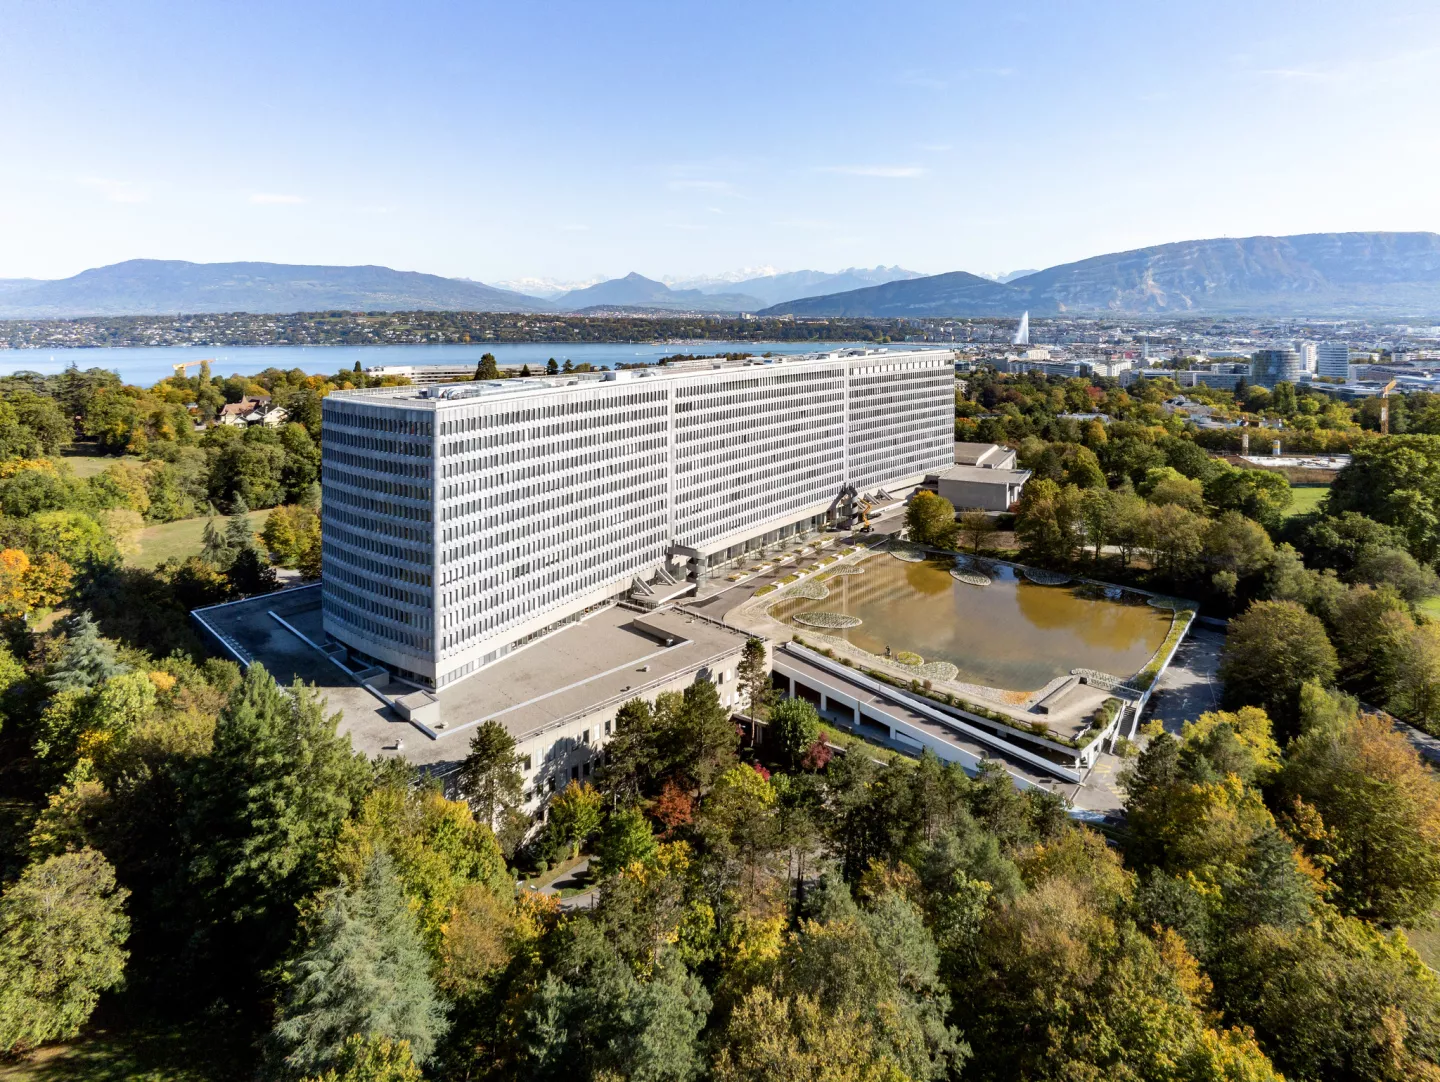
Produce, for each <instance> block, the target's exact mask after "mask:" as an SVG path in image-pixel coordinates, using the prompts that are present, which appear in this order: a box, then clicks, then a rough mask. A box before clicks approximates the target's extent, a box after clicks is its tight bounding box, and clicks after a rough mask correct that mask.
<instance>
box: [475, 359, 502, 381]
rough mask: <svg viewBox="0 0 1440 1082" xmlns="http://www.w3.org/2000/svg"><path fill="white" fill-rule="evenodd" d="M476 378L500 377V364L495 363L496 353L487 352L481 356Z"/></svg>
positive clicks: (476, 369) (476, 368)
mask: <svg viewBox="0 0 1440 1082" xmlns="http://www.w3.org/2000/svg"><path fill="white" fill-rule="evenodd" d="M475 378H476V379H477V380H486V379H499V378H500V366H499V365H497V364H496V363H495V354H493V353H486V354H484V355H483V356H482V357H481V358H480V363H479V364H477V365H476V366H475Z"/></svg>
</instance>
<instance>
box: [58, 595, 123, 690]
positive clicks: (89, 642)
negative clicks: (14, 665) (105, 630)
mask: <svg viewBox="0 0 1440 1082" xmlns="http://www.w3.org/2000/svg"><path fill="white" fill-rule="evenodd" d="M65 631H66V636H65V649H64V651H63V652H62V653H61V655H60V663H59V664H58V665H57V666H56V667H55V671H54V672H52V673H51V674H50V680H49V682H48V686H49V688H50V690H51V691H53V692H61V691H87V690H89V689H90V688H93V687H98V686H99V685H101V684H103V683H104V682H105V681H106V680H109V679H110V678H111V677H112V676H119V675H120V674H121V673H123V672H127V671H129V670H128V667H127V666H125V665H122V664H121V663H120V662H118V661H116V660H115V647H114V645H113V644H112V643H110V642H108V641H107V640H105V639H102V638H101V637H100V629H99V628H98V627H96V625H95V621H94V619H92V618H91V616H90V614H89V613H88V612H82V613H80V615H79V616H73V617H71V618H70V620H69V622H68V624H67V626H66V629H65Z"/></svg>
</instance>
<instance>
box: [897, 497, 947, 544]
mask: <svg viewBox="0 0 1440 1082" xmlns="http://www.w3.org/2000/svg"><path fill="white" fill-rule="evenodd" d="M905 526H906V528H907V529H908V530H909V531H910V540H911V541H914V542H915V543H916V544H917V545H930V546H932V547H934V548H938V549H953V548H954V547H955V531H956V527H955V505H954V504H952V503H951V502H950V501H949V500H947V499H945V497H943V496H937V495H936V494H935V493H933V492H927V491H925V490H924V489H920V490H919V491H917V492H916V493H915V495H914V496H912V497H911V498H910V505H909V506H908V507H907V508H906V509H905Z"/></svg>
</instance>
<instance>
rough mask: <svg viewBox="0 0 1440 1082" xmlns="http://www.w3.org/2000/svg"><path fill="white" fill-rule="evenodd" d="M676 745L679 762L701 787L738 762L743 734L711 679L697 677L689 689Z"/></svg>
mask: <svg viewBox="0 0 1440 1082" xmlns="http://www.w3.org/2000/svg"><path fill="white" fill-rule="evenodd" d="M674 747H675V754H674V761H675V763H676V764H677V765H678V766H679V768H680V770H681V771H683V772H684V774H685V775H686V776H687V777H688V778H689V779H690V780H691V782H692V783H693V784H694V785H696V786H698V787H701V788H703V787H704V786H706V785H708V784H710V782H711V781H712V780H714V779H715V778H716V777H718V776H719V775H720V774H722V773H724V772H725V771H726V770H727V769H729V767H730V766H731V764H733V763H734V762H735V753H736V751H737V750H738V749H739V747H740V733H739V731H738V730H737V729H736V728H735V723H734V722H732V721H731V720H730V711H729V710H727V709H726V708H725V707H723V706H721V705H720V693H719V692H718V691H717V690H716V689H715V685H714V684H712V683H711V682H710V681H708V680H696V681H695V682H694V683H693V684H691V685H690V686H689V687H687V688H686V689H685V691H684V694H683V696H682V698H681V702H680V709H679V710H678V711H677V714H676V718H675V726H674Z"/></svg>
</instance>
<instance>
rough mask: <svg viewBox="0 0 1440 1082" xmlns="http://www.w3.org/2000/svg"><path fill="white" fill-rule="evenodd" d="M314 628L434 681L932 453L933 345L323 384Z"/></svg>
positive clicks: (906, 474)
mask: <svg viewBox="0 0 1440 1082" xmlns="http://www.w3.org/2000/svg"><path fill="white" fill-rule="evenodd" d="M322 410H323V412H322V423H323V426H324V441H323V463H322V467H323V468H322V485H323V491H324V501H323V507H324V511H323V517H322V531H323V532H322V538H323V546H322V552H323V599H324V600H323V608H324V629H325V633H326V635H327V636H328V637H329V638H331V639H333V640H335V641H337V642H339V643H341V644H343V645H344V646H345V647H346V648H347V649H348V650H349V652H350V653H351V654H352V655H354V656H357V657H358V658H359V659H361V660H365V661H368V662H371V663H374V664H380V665H383V666H384V667H385V668H387V669H388V670H390V671H392V672H393V673H395V674H396V675H399V676H401V677H404V678H406V679H409V680H412V681H414V682H416V683H418V684H420V685H422V686H424V687H428V688H435V689H439V688H443V687H445V686H446V685H448V684H450V683H452V682H454V681H456V680H459V679H462V678H464V677H465V676H467V675H469V674H470V673H473V672H475V671H477V670H479V669H481V668H484V667H485V666H487V665H489V664H492V663H493V662H495V661H497V660H498V659H500V658H501V657H504V656H505V655H506V654H507V653H509V652H510V651H511V650H512V649H513V648H515V647H516V646H517V645H522V644H524V643H526V642H530V641H533V640H534V639H535V638H536V637H538V636H540V635H543V634H547V633H549V632H550V631H552V630H554V629H556V628H557V627H559V626H561V625H563V624H564V623H565V622H566V621H569V620H571V619H574V618H576V617H577V616H578V615H580V614H582V613H584V612H586V611H588V610H590V609H593V608H594V607H595V606H598V605H602V604H605V603H607V602H609V601H612V600H615V599H617V598H620V597H623V596H624V595H625V594H626V593H627V592H628V591H629V589H630V588H631V586H632V584H634V583H636V582H637V580H639V581H643V580H644V578H646V577H649V576H652V575H657V574H663V575H666V576H674V577H689V578H692V579H694V578H700V577H704V576H706V575H708V574H710V573H712V572H713V570H714V569H716V568H718V567H721V566H724V565H725V564H727V563H728V562H730V561H732V560H734V559H737V558H739V557H740V556H742V555H743V554H744V553H745V552H747V551H749V550H750V549H751V548H753V547H757V546H759V545H761V544H765V543H769V542H772V541H775V540H778V539H780V538H782V537H785V536H789V535H792V534H794V533H796V532H801V531H805V530H810V529H814V528H817V527H820V526H822V525H823V524H824V523H825V522H826V521H827V518H828V517H830V516H833V515H834V514H835V508H836V506H837V503H838V502H839V499H840V497H841V495H842V493H843V492H844V491H845V490H847V489H850V490H852V491H860V492H866V491H875V490H879V489H899V488H903V487H905V486H907V485H909V484H916V483H919V482H920V481H921V480H922V479H923V478H924V477H925V476H926V474H927V473H931V472H934V471H935V470H937V469H940V468H942V467H945V466H949V465H950V464H951V463H952V461H953V458H952V448H953V442H954V422H953V415H954V355H953V353H952V352H951V351H950V350H917V351H885V350H844V351H835V352H831V353H825V354H816V355H810V356H802V357H786V358H775V359H773V360H769V361H760V360H748V361H710V360H705V361H695V362H684V363H680V364H675V365H669V366H666V367H664V368H646V369H626V370H623V371H617V372H604V373H595V374H593V375H583V376H582V375H574V376H556V377H540V378H534V379H526V380H520V379H511V380H498V381H493V382H469V383H455V384H442V385H434V386H411V387H394V388H380V389H371V390H363V391H360V390H357V391H343V392H336V393H334V394H331V395H329V396H327V397H326V398H325V400H324V403H323V407H322Z"/></svg>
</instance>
